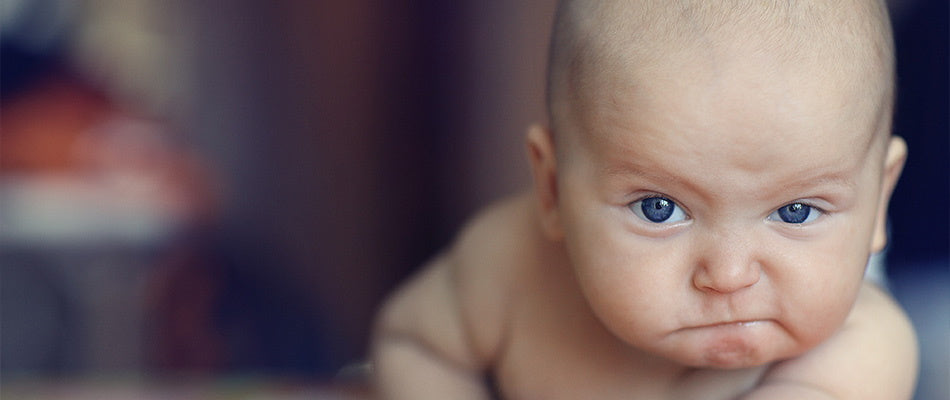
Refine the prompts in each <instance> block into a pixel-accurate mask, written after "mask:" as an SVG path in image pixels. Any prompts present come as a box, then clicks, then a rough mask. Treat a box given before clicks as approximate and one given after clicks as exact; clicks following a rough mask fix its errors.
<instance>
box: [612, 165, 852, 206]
mask: <svg viewBox="0 0 950 400" xmlns="http://www.w3.org/2000/svg"><path fill="white" fill-rule="evenodd" d="M602 171H603V173H604V174H605V175H606V176H607V177H608V178H614V177H617V178H619V177H630V176H635V177H637V178H640V179H646V180H650V181H653V182H669V183H671V184H674V185H678V186H681V187H684V188H686V189H688V190H690V191H692V192H693V193H696V194H698V195H700V196H702V197H705V198H707V199H710V198H714V197H716V195H715V194H714V192H715V191H714V190H713V191H712V192H709V191H708V190H709V188H707V187H705V186H704V185H703V182H693V181H691V180H689V179H683V177H680V176H678V175H676V174H672V173H670V172H668V171H662V172H654V171H651V169H649V168H641V167H639V166H638V165H636V164H635V163H628V162H619V163H610V164H608V165H605V166H604V167H603V169H602ZM856 173H857V171H856V170H849V169H845V170H837V171H827V170H825V171H799V172H797V173H794V174H791V173H790V174H789V178H788V179H780V180H779V181H780V182H781V183H776V184H775V185H771V186H770V187H769V188H764V189H765V190H764V191H763V192H761V194H762V195H765V196H767V197H771V196H776V195H782V196H785V195H788V194H789V193H798V192H805V191H808V190H809V189H816V188H822V189H823V190H824V189H826V188H829V190H832V191H834V192H844V191H851V190H854V189H855V188H857V186H858V183H857V180H856Z"/></svg>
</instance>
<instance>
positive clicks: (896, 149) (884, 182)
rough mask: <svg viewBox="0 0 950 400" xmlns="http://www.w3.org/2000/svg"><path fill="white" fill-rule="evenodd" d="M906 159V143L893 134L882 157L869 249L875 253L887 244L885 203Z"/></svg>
mask: <svg viewBox="0 0 950 400" xmlns="http://www.w3.org/2000/svg"><path fill="white" fill-rule="evenodd" d="M905 160H907V143H905V142H904V139H901V138H900V137H898V136H893V137H891V139H890V142H889V143H888V145H887V155H886V156H885V158H884V173H883V175H882V176H881V197H880V199H879V201H878V206H877V220H876V221H875V223H874V224H875V225H874V239H873V241H872V242H871V251H872V252H874V253H877V252H879V251H881V250H884V246H885V245H887V205H888V204H889V203H890V202H891V193H894V186H896V185H897V179H898V178H900V176H901V171H902V170H903V169H904V161H905Z"/></svg>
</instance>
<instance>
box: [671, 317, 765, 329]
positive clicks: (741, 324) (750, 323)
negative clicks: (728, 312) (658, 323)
mask: <svg viewBox="0 0 950 400" xmlns="http://www.w3.org/2000/svg"><path fill="white" fill-rule="evenodd" d="M769 321H771V320H769V319H748V320H735V321H723V322H714V323H710V324H701V325H694V326H687V327H685V328H681V329H679V330H688V329H703V328H729V327H736V328H751V327H755V326H758V325H762V324H765V323H767V322H769Z"/></svg>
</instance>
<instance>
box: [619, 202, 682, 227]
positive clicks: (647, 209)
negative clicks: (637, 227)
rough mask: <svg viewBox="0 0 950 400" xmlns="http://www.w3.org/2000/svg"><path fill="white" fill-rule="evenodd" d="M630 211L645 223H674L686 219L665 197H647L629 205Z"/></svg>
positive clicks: (680, 210)
mask: <svg viewBox="0 0 950 400" xmlns="http://www.w3.org/2000/svg"><path fill="white" fill-rule="evenodd" d="M627 207H630V210H631V211H633V213H634V214H637V216H638V217H640V218H641V219H643V220H645V221H649V222H653V223H657V224H659V223H674V222H680V221H683V220H685V219H686V213H684V212H683V209H682V208H680V207H679V206H677V205H676V203H674V202H673V200H670V199H667V198H666V197H649V198H646V199H643V200H637V201H635V202H633V203H630V205H629V206H627Z"/></svg>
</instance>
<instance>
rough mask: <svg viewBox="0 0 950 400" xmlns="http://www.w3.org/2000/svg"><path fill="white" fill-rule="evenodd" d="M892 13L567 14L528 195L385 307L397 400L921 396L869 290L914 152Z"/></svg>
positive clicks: (762, 6) (907, 347)
mask: <svg viewBox="0 0 950 400" xmlns="http://www.w3.org/2000/svg"><path fill="white" fill-rule="evenodd" d="M893 76H894V52H893V46H892V39H891V33H890V27H889V23H888V17H887V12H886V9H885V7H884V5H883V4H882V3H881V1H875V0H843V1H784V0H783V1H775V0H772V1H699V0H696V1H690V0H680V1H662V0H657V1H619V0H616V1H607V0H604V1H563V2H562V4H560V5H559V10H558V13H557V17H556V21H555V27H554V35H553V38H552V46H551V55H550V61H549V77H548V79H549V84H548V107H549V114H550V120H549V121H548V122H549V124H548V125H547V126H546V127H545V126H534V127H532V128H530V129H529V132H528V134H527V147H528V154H529V158H530V162H531V167H532V171H533V177H534V187H533V190H531V191H529V192H528V193H525V194H522V195H520V196H517V197H515V198H512V199H510V200H507V201H504V202H501V203H500V204H497V205H495V206H493V207H491V208H489V209H488V210H487V211H485V212H483V213H482V214H481V215H479V216H478V217H477V218H475V220H474V221H473V222H471V223H470V224H469V225H468V226H467V227H466V228H465V229H464V231H463V232H462V233H461V235H460V237H459V238H458V239H457V240H456V242H455V243H454V244H453V245H452V246H451V248H450V249H448V250H447V251H446V252H445V253H444V254H442V255H440V256H439V257H437V258H436V259H435V260H434V261H432V263H431V264H430V265H428V266H426V267H425V268H424V269H423V270H422V271H421V272H420V273H419V275H418V276H416V277H415V278H414V279H413V280H412V281H410V282H409V283H408V284H407V285H406V286H405V287H403V288H402V289H401V290H400V291H399V292H398V293H397V294H396V295H395V296H394V297H393V298H392V299H390V301H388V302H387V304H386V305H385V307H384V308H383V311H382V313H381V315H380V318H379V321H378V324H377V330H376V334H375V339H374V347H373V352H374V365H375V379H376V385H377V388H378V390H379V391H380V395H381V396H382V397H383V398H387V399H486V398H491V397H492V396H498V397H501V398H505V399H736V398H741V399H796V400H802V399H862V400H869V399H886V400H894V399H907V398H909V397H910V396H911V394H912V391H913V387H914V382H915V378H916V368H917V362H916V361H917V348H916V340H915V337H914V332H913V330H912V328H911V327H910V325H909V323H908V321H907V319H906V317H905V315H904V313H903V312H902V311H901V310H900V308H899V307H898V306H897V305H896V304H895V303H894V301H893V300H892V299H891V298H890V297H889V296H888V295H887V294H886V293H884V292H883V291H882V290H881V289H879V288H878V287H876V286H875V285H874V284H871V283H868V282H866V281H865V280H864V279H863V277H864V273H865V265H866V264H867V261H868V258H869V256H870V255H871V254H872V253H874V252H878V251H880V250H882V249H883V247H884V245H885V242H886V235H885V219H886V210H887V205H888V200H889V198H890V194H891V191H892V189H893V188H894V185H895V183H896V182H897V179H898V176H899V175H900V172H901V168H902V166H903V163H904V159H905V156H906V147H905V145H904V142H903V141H902V140H901V139H900V138H898V137H894V136H891V133H890V129H891V114H892V107H893V101H894V87H893V86H894V78H893Z"/></svg>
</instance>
